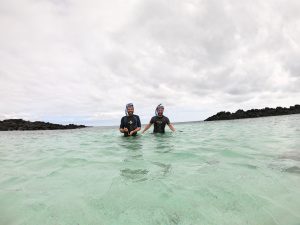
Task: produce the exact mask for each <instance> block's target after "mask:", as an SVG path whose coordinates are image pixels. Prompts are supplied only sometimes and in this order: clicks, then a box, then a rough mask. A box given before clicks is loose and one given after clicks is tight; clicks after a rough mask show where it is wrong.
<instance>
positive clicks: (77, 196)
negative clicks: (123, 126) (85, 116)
mask: <svg viewBox="0 0 300 225" xmlns="http://www.w3.org/2000/svg"><path fill="white" fill-rule="evenodd" d="M176 128H177V130H180V131H182V132H176V133H166V134H164V135H154V134H151V133H148V134H145V135H144V136H138V137H131V138H124V137H122V136H121V135H120V134H119V132H118V130H117V129H116V128H105V127H102V128H101V127H99V128H86V129H79V130H61V131H23V132H21V131H14V132H0V175H1V176H0V224H1V225H2V224H3V225H20V224H21V225H25V224H26V225H27V224H28V225H40V224H45V225H58V224H61V225H77V224H80V225H93V224H95V225H98V224H105V225H107V224H116V225H120V224H126V225H128V224H130V225H131V224H139V225H140V224H149V225H150V224H151V225H152V224H164V225H166V224H193V225H194V224H204V225H206V224H216V225H220V224H223V225H224V224H228V225H234V224H238V225H241V224H251V225H252V224H253V225H256V224H257V225H262V224H284V225H288V224H291V225H296V224H298V225H299V224H300V214H299V212H300V115H292V116H279V117H267V118H258V119H245V120H234V121H217V122H200V123H187V124H177V125H176Z"/></svg>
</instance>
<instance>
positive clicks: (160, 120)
mask: <svg viewBox="0 0 300 225" xmlns="http://www.w3.org/2000/svg"><path fill="white" fill-rule="evenodd" d="M163 113H164V107H163V106H162V105H161V104H159V105H158V106H157V107H156V110H155V116H153V117H152V118H151V120H150V123H149V124H148V125H146V126H145V128H144V130H143V132H142V134H143V133H145V131H146V130H148V129H149V128H150V127H151V126H152V124H154V130H153V133H165V126H166V124H167V125H168V126H169V128H170V129H171V130H172V131H175V128H174V126H173V125H172V124H171V123H170V120H169V118H168V117H166V116H164V115H163Z"/></svg>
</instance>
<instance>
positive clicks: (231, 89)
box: [0, 0, 300, 125]
mask: <svg viewBox="0 0 300 225" xmlns="http://www.w3.org/2000/svg"><path fill="white" fill-rule="evenodd" d="M299 12H300V1H299V0H286V1H284V0H263V1H262V0H251V1H240V0H181V1H180V0H126V1H124V0H22V1H19V0H9V1H7V0H0V28H1V33H0V119H5V118H24V119H28V120H46V121H50V122H58V123H63V124H66V123H83V124H88V125H117V124H118V123H119V121H120V117H121V116H123V115H124V107H125V104H126V103H128V102H133V103H134V105H135V112H136V114H138V115H140V117H141V120H142V123H147V122H148V121H149V120H150V117H151V116H153V114H154V108H155V107H156V105H157V104H159V103H163V104H164V105H165V115H167V116H168V117H169V118H170V120H171V121H173V122H175V121H194V120H203V119H205V118H207V117H208V116H211V115H212V114H215V113H216V112H218V111H222V110H226V111H236V110H237V109H240V108H241V109H245V110H246V109H250V108H263V107H265V106H268V107H276V106H290V105H294V104H299V103H300V13H299Z"/></svg>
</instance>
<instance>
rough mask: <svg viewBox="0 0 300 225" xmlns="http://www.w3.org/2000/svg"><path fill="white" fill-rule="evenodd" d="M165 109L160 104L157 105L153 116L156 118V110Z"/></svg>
mask: <svg viewBox="0 0 300 225" xmlns="http://www.w3.org/2000/svg"><path fill="white" fill-rule="evenodd" d="M164 108H165V107H164V106H163V105H162V104H159V105H158V106H157V107H156V109H155V115H156V116H158V110H159V109H164Z"/></svg>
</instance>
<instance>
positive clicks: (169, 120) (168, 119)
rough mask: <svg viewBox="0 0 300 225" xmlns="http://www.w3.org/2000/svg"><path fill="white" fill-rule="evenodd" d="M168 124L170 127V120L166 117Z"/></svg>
mask: <svg viewBox="0 0 300 225" xmlns="http://www.w3.org/2000/svg"><path fill="white" fill-rule="evenodd" d="M166 123H167V124H168V125H169V124H170V120H169V118H168V117H166Z"/></svg>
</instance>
